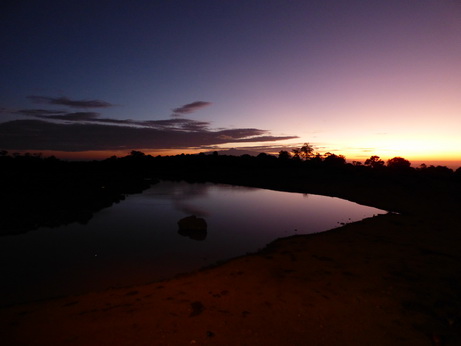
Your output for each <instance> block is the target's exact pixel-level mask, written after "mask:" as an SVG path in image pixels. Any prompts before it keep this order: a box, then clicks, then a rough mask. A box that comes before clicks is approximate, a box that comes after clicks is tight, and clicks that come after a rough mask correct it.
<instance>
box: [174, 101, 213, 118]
mask: <svg viewBox="0 0 461 346" xmlns="http://www.w3.org/2000/svg"><path fill="white" fill-rule="evenodd" d="M209 105H211V102H205V101H195V102H192V103H188V104H186V105H184V106H181V107H179V108H175V109H173V114H172V115H173V116H181V115H183V114H190V113H193V112H195V111H197V110H199V109H201V108H204V107H207V106H209Z"/></svg>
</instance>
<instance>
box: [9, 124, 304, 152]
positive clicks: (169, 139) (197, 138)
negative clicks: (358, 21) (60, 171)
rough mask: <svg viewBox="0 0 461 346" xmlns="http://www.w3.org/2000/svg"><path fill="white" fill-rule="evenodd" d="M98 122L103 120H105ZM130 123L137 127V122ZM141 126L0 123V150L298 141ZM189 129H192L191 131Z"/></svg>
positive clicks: (202, 128)
mask: <svg viewBox="0 0 461 346" xmlns="http://www.w3.org/2000/svg"><path fill="white" fill-rule="evenodd" d="M99 120H103V121H104V119H99ZM106 120H112V119H106ZM172 120H174V119H172ZM178 120H183V119H178ZM184 120H186V119H184ZM131 122H132V121H131ZM132 123H134V124H135V125H138V123H137V122H132ZM140 123H142V124H145V123H150V126H129V125H112V124H104V123H91V122H81V123H80V122H71V123H55V122H49V121H43V120H14V121H9V122H5V123H1V124H0V148H1V149H5V150H56V151H67V152H76V151H90V150H134V149H184V148H200V147H204V146H210V145H219V144H225V143H245V142H248V143H251V142H264V141H270V142H273V141H280V140H285V139H293V138H297V137H296V136H283V137H278V136H271V135H270V134H268V132H267V131H264V130H260V129H231V130H219V131H212V130H209V129H208V128H207V126H206V125H207V124H206V123H205V124H201V123H200V122H198V123H196V122H194V121H192V120H187V121H182V122H181V121H180V122H171V121H170V122H168V121H161V120H159V121H151V122H140ZM191 127H192V128H193V130H190V129H191Z"/></svg>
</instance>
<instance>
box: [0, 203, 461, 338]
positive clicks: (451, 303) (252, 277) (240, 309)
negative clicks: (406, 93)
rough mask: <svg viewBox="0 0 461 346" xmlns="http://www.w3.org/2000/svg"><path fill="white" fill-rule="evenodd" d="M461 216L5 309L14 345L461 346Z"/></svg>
mask: <svg viewBox="0 0 461 346" xmlns="http://www.w3.org/2000/svg"><path fill="white" fill-rule="evenodd" d="M460 225H461V216H457V215H456V213H453V212H443V210H440V211H437V212H435V211H434V212H432V213H429V212H424V213H419V214H414V213H413V214H412V213H409V214H392V213H390V214H387V215H382V216H378V217H375V218H370V219H366V220H363V221H361V222H357V223H353V224H348V225H345V226H343V227H341V228H337V229H335V230H331V231H328V232H324V233H319V234H314V235H300V236H294V237H290V238H284V239H279V240H276V241H274V242H273V243H271V244H269V245H268V246H267V247H266V248H265V249H264V250H262V251H261V252H259V253H256V254H253V255H248V256H243V257H240V258H237V259H233V260H230V261H228V262H226V263H224V264H221V265H218V266H215V267H213V268H208V269H205V270H201V271H198V272H195V273H191V274H188V275H184V276H181V277H178V278H175V279H172V280H169V281H164V282H158V283H151V284H146V285H142V286H133V287H128V288H123V289H111V290H107V291H103V292H96V293H90V294H85V295H81V296H72V297H67V298H62V299H55V300H50V301H44V302H37V303H33V304H26V305H18V306H12V307H8V308H3V309H0V324H1V332H0V333H1V344H3V345H461V325H460V323H461V251H460V248H461V245H460V244H461V242H460V241H461V228H460Z"/></svg>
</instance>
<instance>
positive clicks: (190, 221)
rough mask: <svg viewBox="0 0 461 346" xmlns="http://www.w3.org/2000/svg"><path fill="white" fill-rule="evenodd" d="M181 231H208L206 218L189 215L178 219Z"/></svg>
mask: <svg viewBox="0 0 461 346" xmlns="http://www.w3.org/2000/svg"><path fill="white" fill-rule="evenodd" d="M178 226H179V230H180V231H206V229H207V224H206V221H205V219H202V218H200V217H197V216H195V215H191V216H187V217H185V218H182V219H181V220H179V221H178Z"/></svg>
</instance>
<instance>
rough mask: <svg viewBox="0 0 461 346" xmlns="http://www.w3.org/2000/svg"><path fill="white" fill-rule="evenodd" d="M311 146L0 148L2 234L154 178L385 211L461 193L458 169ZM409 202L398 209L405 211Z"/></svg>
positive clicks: (80, 216)
mask: <svg viewBox="0 0 461 346" xmlns="http://www.w3.org/2000/svg"><path fill="white" fill-rule="evenodd" d="M309 148H310V147H309V146H307V145H305V146H303V147H301V148H300V149H294V150H293V151H292V152H291V153H290V152H284V151H282V152H280V153H279V155H278V156H274V155H268V154H265V153H261V154H259V155H257V156H250V155H242V156H231V155H219V154H218V153H217V152H215V153H211V154H203V153H201V154H194V155H185V154H181V155H175V156H155V157H154V156H151V155H146V154H144V153H142V152H140V151H132V152H131V153H130V154H129V155H126V156H124V157H115V156H112V157H110V158H107V159H105V160H98V161H65V160H60V159H57V158H55V157H43V156H42V155H40V154H27V153H26V154H13V155H10V154H9V153H8V152H6V151H2V152H0V167H1V170H0V191H1V194H0V235H7V234H17V233H22V232H26V231H29V230H32V229H35V228H38V227H41V226H48V227H54V226H58V225H62V224H67V223H71V222H80V223H86V222H88V221H89V220H90V219H91V217H92V215H93V214H94V213H95V212H97V211H98V210H100V209H102V208H105V207H108V206H110V205H112V204H113V203H117V202H119V201H121V200H123V199H124V198H125V196H126V195H128V194H132V193H138V192H141V191H143V190H144V189H146V188H148V187H149V186H150V185H151V184H152V183H153V182H156V181H158V180H159V179H169V180H185V181H189V182H216V183H227V184H234V185H246V186H253V187H263V188H272V189H280V190H285V191H297V192H306V193H318V194H326V195H332V196H338V197H343V198H348V199H354V200H356V201H361V202H363V203H364V204H369V205H372V204H373V205H376V206H380V207H382V208H384V209H385V208H387V207H388V206H395V205H396V201H397V202H398V200H399V198H400V197H399V198H397V197H396V196H397V195H399V196H402V193H405V194H406V196H407V197H406V199H407V201H409V200H410V199H409V198H416V197H414V196H421V197H418V199H417V200H416V202H415V203H420V202H422V201H424V200H428V199H430V198H431V199H435V198H437V199H440V200H443V201H448V202H449V204H450V203H451V204H453V205H454V204H457V203H458V202H459V200H460V198H461V197H460V196H461V168H458V169H457V170H452V169H450V168H448V167H445V166H426V165H421V166H419V167H417V168H414V167H412V166H411V163H410V162H409V161H408V160H406V159H404V158H400V157H396V158H392V159H390V160H388V161H387V162H384V161H383V160H381V159H380V158H379V157H378V156H371V157H370V158H369V159H367V160H366V161H365V162H364V163H359V162H352V163H348V162H347V161H346V158H345V157H344V156H342V155H335V154H332V153H326V154H324V155H320V154H318V153H314V152H313V150H312V151H311V150H310V149H309ZM412 196H413V197H412ZM400 200H402V201H403V199H402V198H400ZM412 203H413V202H412ZM409 204H410V203H406V206H402V207H401V208H400V209H401V210H404V209H405V208H406V209H407V210H408V205H409ZM415 205H416V204H415Z"/></svg>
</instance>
